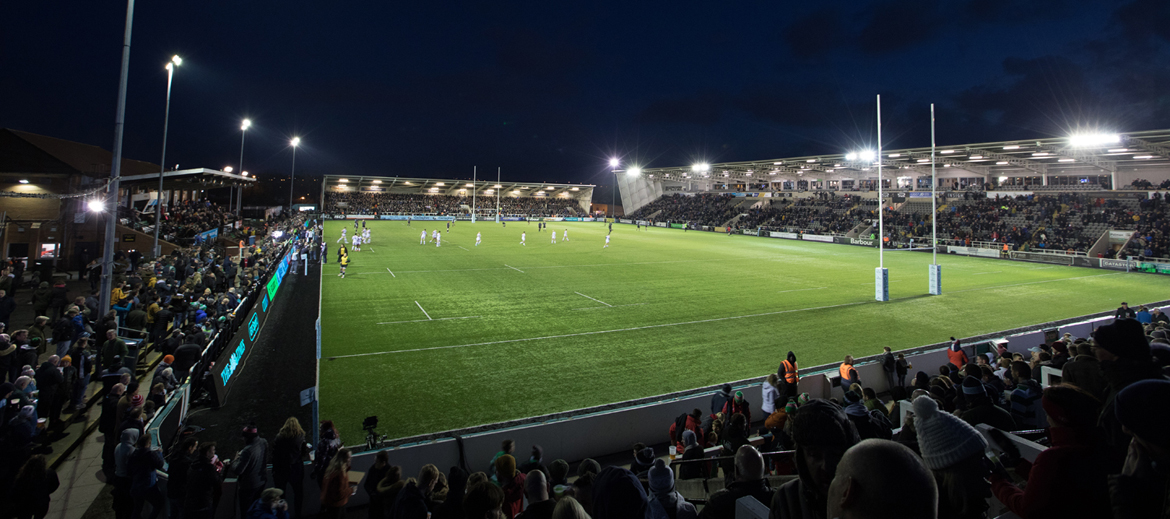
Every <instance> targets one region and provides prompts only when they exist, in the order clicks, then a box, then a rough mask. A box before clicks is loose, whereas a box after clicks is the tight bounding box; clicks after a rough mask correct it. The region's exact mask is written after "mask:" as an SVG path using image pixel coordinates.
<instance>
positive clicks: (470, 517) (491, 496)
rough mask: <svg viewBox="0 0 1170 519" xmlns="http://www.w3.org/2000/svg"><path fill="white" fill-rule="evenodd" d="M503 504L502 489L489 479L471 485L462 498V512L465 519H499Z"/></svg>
mask: <svg viewBox="0 0 1170 519" xmlns="http://www.w3.org/2000/svg"><path fill="white" fill-rule="evenodd" d="M485 475H486V474H485ZM503 506H504V491H502V490H500V487H498V486H496V485H495V484H493V483H492V482H490V481H482V482H479V483H476V484H474V485H471V486H470V487H468V489H467V496H465V497H464V498H463V513H465V514H466V517H467V519H499V517H501V516H502V515H503V511H502V510H501V509H502V508H503Z"/></svg>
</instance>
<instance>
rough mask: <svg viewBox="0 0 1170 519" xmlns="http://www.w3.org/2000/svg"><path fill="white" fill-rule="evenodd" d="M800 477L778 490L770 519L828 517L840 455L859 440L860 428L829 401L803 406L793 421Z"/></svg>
mask: <svg viewBox="0 0 1170 519" xmlns="http://www.w3.org/2000/svg"><path fill="white" fill-rule="evenodd" d="M792 440H793V442H794V443H795V444H796V455H795V457H796V470H797V474H798V475H799V477H798V478H797V479H794V480H792V481H789V482H787V483H784V484H783V485H781V486H780V488H778V489H776V494H775V495H774V496H773V497H772V504H771V506H770V507H769V508H770V509H771V512H770V513H769V514H768V517H769V519H803V518H813V519H825V510H826V509H827V507H828V501H827V500H828V495H829V485H830V484H831V483H832V482H833V477H834V475H835V474H836V473H837V464H838V462H840V460H841V457H842V456H843V455H844V454H845V451H846V450H848V449H849V448H850V447H852V446H853V445H855V444H857V442H859V441H861V440H860V438H859V437H858V435H857V428H856V427H855V426H854V425H853V422H852V421H850V420H849V418H848V417H847V416H846V415H845V411H844V410H843V409H841V408H840V407H838V406H837V405H836V404H834V403H832V402H830V401H828V400H812V401H810V402H809V403H807V404H804V405H802V406H800V408H799V410H798V411H797V412H796V417H795V418H794V419H793V422H792Z"/></svg>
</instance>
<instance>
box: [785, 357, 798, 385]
mask: <svg viewBox="0 0 1170 519" xmlns="http://www.w3.org/2000/svg"><path fill="white" fill-rule="evenodd" d="M781 364H782V365H783V366H784V382H787V383H789V384H795V383H797V382H799V381H800V376H799V375H797V374H796V363H794V362H788V359H784V362H782V363H781Z"/></svg>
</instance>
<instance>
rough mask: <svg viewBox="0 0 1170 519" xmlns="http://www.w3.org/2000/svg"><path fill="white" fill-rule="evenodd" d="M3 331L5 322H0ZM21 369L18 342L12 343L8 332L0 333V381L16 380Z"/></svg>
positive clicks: (0, 328)
mask: <svg viewBox="0 0 1170 519" xmlns="http://www.w3.org/2000/svg"><path fill="white" fill-rule="evenodd" d="M3 331H4V323H3V322H0V332H3ZM19 369H20V366H18V365H16V344H13V343H12V340H11V338H10V337H9V336H8V334H5V333H0V382H3V381H5V380H8V381H9V382H16V378H17V377H19V376H20V374H19V373H18V372H17V370H19Z"/></svg>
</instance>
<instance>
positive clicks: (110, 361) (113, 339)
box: [102, 329, 130, 371]
mask: <svg viewBox="0 0 1170 519" xmlns="http://www.w3.org/2000/svg"><path fill="white" fill-rule="evenodd" d="M129 352H130V350H129V349H127V348H126V342H125V341H123V340H122V339H119V338H118V332H117V330H114V329H110V330H106V343H105V344H104V345H102V363H103V366H102V367H104V368H106V371H117V370H118V368H120V367H122V359H125V358H126V355H127V354H128V353H129Z"/></svg>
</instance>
